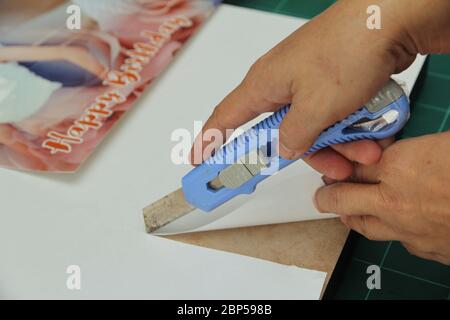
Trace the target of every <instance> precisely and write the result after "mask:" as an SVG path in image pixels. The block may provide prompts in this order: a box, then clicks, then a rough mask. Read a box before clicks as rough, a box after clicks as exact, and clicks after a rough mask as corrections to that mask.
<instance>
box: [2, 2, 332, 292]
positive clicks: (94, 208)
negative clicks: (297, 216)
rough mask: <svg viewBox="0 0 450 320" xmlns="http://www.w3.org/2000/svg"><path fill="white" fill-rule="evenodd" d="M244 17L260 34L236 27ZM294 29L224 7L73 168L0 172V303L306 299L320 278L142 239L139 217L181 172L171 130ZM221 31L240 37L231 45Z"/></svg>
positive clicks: (201, 111)
mask: <svg viewBox="0 0 450 320" xmlns="http://www.w3.org/2000/svg"><path fill="white" fill-rule="evenodd" d="M216 21H217V22H216ZM249 21H254V23H256V24H257V25H258V26H259V28H258V32H257V33H258V34H259V33H260V32H263V29H266V28H267V30H266V33H267V35H266V36H267V37H262V36H258V35H257V34H255V31H256V28H250V29H249V30H248V31H245V30H246V28H248V23H249ZM298 23H299V21H298V20H296V19H292V18H286V17H281V16H273V15H267V14H262V13H259V12H253V11H248V10H242V9H237V8H229V7H226V6H224V7H222V8H221V9H219V12H218V13H217V14H216V16H215V17H213V18H212V20H211V21H210V23H209V24H208V25H207V26H206V27H205V29H204V33H205V34H206V39H205V35H203V36H201V37H199V38H197V39H195V41H194V42H193V43H191V44H190V45H189V46H188V47H190V48H187V50H185V51H184V52H183V54H182V55H181V56H180V57H179V59H177V61H176V63H175V64H174V65H173V66H171V67H170V68H169V69H170V70H169V72H167V73H165V74H164V75H163V76H162V77H161V79H160V80H159V81H157V83H156V84H155V85H154V86H153V87H152V88H151V89H150V90H149V91H150V93H149V94H147V95H146V96H145V97H144V98H143V99H142V100H141V101H140V103H139V104H138V105H136V107H135V109H134V110H132V111H131V112H130V113H129V114H127V116H126V117H125V119H123V121H121V122H120V123H119V125H118V126H117V128H115V130H114V132H113V133H112V135H111V136H110V137H108V139H106V141H105V142H104V143H103V144H102V146H101V148H100V149H99V150H97V151H96V153H95V156H93V157H92V158H91V159H89V161H88V162H87V163H86V164H85V165H84V166H83V167H82V169H81V170H80V172H78V173H76V174H72V175H57V174H31V173H23V172H17V171H10V170H5V169H3V170H0V194H1V195H2V197H1V201H0V261H1V263H0V298H3V299H15V298H27V299H31V298H39V299H46V298H56V299H69V298H84V299H88V298H138V299H139V298H159V299H165V298H181V299H182V298H188V299H195V298H203V299H214V298H223V299H229V298H230V299H231V298H236V299H240V298H243V299H245V298H247V299H258V298H261V299H277V298H279V299H281V298H286V299H317V298H318V297H319V295H320V292H321V290H322V287H323V283H324V279H325V274H324V273H322V272H317V271H310V270H305V269H301V268H297V267H290V266H284V265H280V264H275V263H271V262H267V261H263V260H258V259H254V258H249V257H244V256H239V255H235V254H230V253H225V252H221V251H215V250H210V249H205V248H199V247H195V246H191V245H186V244H182V243H178V242H175V241H171V240H166V239H161V238H158V237H154V236H149V235H147V234H146V233H145V232H144V224H143V218H142V208H143V207H144V206H145V205H147V204H148V203H149V202H151V201H154V200H155V199H157V198H159V197H161V196H163V195H164V194H167V193H168V192H170V191H172V190H174V189H176V188H178V187H179V184H180V178H181V176H182V175H183V174H184V173H185V172H186V171H187V170H189V167H188V166H176V165H172V164H171V161H170V150H171V148H172V143H171V141H170V135H171V132H172V131H173V129H174V128H181V127H187V128H189V127H190V126H192V125H193V123H192V121H193V120H194V119H204V118H206V117H207V115H208V114H209V112H210V110H211V108H212V106H213V105H214V104H215V103H217V102H218V101H219V100H220V98H221V97H222V96H223V95H224V94H225V93H226V92H227V91H228V90H230V89H231V88H232V87H233V86H234V85H235V84H236V83H237V82H238V81H239V78H240V77H241V76H242V74H243V73H244V72H245V70H246V69H247V68H248V66H249V65H250V63H251V62H252V60H253V59H254V58H256V57H257V56H258V55H259V54H261V53H262V52H263V51H264V50H266V49H267V48H268V47H269V46H270V45H272V44H274V43H275V42H276V41H277V39H281V38H282V37H283V36H285V35H287V34H288V33H289V32H290V31H291V30H292V29H293V28H294V26H295V25H296V24H298ZM261 26H264V28H263V29H261ZM230 28H231V29H234V30H235V33H234V35H235V36H236V34H240V36H242V35H245V36H244V37H243V38H242V42H240V43H238V46H237V47H235V45H236V43H234V44H233V43H232V42H229V40H230V38H229V37H230V36H231V34H230V32H228V31H227V30H228V29H230ZM208 34H209V36H208ZM252 35H253V37H255V39H254V40H253V41H252V42H248V41H247V40H248V39H249V38H250V37H252ZM214 39H221V40H218V41H215V40H214ZM220 43H221V45H220V48H221V49H222V50H223V52H220V51H215V50H213V51H211V49H213V48H212V47H213V46H216V45H219V44H220ZM200 47H202V48H204V49H205V50H199V48H200ZM190 51H194V52H195V54H194V55H199V56H198V57H195V59H194V57H193V56H192V54H189V52H190ZM219 52H220V54H219ZM212 53H213V55H211V54H212ZM230 55H231V57H232V58H231V59H230ZM191 59H194V60H191ZM297 205H298V204H297ZM70 265H77V266H79V267H80V268H81V290H69V289H68V288H67V286H66V281H67V279H68V278H69V274H67V273H66V270H67V268H68V267H69V266H70Z"/></svg>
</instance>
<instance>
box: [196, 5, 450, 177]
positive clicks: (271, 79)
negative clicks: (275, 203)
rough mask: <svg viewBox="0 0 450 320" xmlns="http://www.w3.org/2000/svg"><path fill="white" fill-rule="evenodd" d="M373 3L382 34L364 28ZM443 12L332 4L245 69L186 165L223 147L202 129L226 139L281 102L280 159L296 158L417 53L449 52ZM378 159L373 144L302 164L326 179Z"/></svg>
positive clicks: (439, 8) (441, 8)
mask: <svg viewBox="0 0 450 320" xmlns="http://www.w3.org/2000/svg"><path fill="white" fill-rule="evenodd" d="M373 4H378V5H379V6H380V8H381V14H382V29H381V30H369V29H368V28H367V26H366V22H367V18H368V15H367V13H366V10H367V7H368V6H369V5H373ZM449 12H450V1H447V0H418V1H409V0H396V1H391V0H384V1H377V0H345V1H342V0H341V1H338V2H337V3H336V4H335V5H333V6H332V7H330V8H329V9H328V10H326V11H325V12H324V13H322V14H321V15H319V16H317V17H316V18H315V19H313V20H312V21H310V22H309V23H307V24H305V25H304V26H302V27H301V28H299V29H298V30H297V31H295V32H294V33H293V34H291V35H290V36H289V37H288V38H286V39H285V40H283V41H282V42H281V43H280V44H278V45H277V46H276V47H274V48H273V49H272V50H270V51H269V52H268V53H267V54H265V55H264V56H263V57H261V58H260V59H259V60H258V61H257V62H256V63H255V64H254V65H253V66H252V67H251V68H250V71H249V72H248V74H247V75H246V77H245V78H244V80H243V81H242V83H241V84H240V85H239V86H238V87H237V88H236V89H235V90H233V91H232V92H231V93H230V94H229V95H228V96H227V97H226V98H225V99H224V100H223V101H222V102H221V103H220V104H219V105H218V106H217V107H216V108H215V110H214V112H213V114H212V115H211V117H210V118H209V119H208V121H207V122H206V124H205V126H204V128H203V130H202V133H201V134H200V135H199V136H198V137H197V139H196V141H195V143H194V147H193V149H192V150H191V163H192V164H194V165H198V164H200V163H201V162H202V161H203V160H205V158H207V157H209V156H210V155H209V154H203V153H204V152H203V151H204V150H205V149H207V150H211V149H214V148H218V147H220V145H221V144H222V143H223V142H224V141H213V142H210V141H206V139H205V141H204V140H203V136H204V135H203V134H204V133H205V132H206V131H207V130H208V129H219V130H220V131H221V132H222V133H223V135H224V137H226V134H227V133H229V132H230V130H228V131H226V129H235V128H237V127H239V126H240V125H242V124H244V123H246V122H248V121H249V120H251V119H253V118H255V117H256V116H257V115H259V114H261V113H264V112H269V111H275V110H277V109H278V108H279V107H281V106H282V105H284V104H287V103H292V106H291V110H290V111H289V113H288V114H287V115H286V117H285V119H284V121H283V122H282V124H281V127H280V155H281V156H283V157H284V158H289V159H293V158H298V157H299V156H301V155H302V154H303V153H304V152H305V151H306V150H307V149H308V148H309V147H310V146H311V145H312V143H313V141H314V140H315V138H316V137H317V136H318V135H319V134H320V132H321V131H322V130H324V129H325V128H327V127H328V126H330V125H332V124H333V123H335V122H337V121H339V120H342V119H343V118H345V117H346V116H348V115H349V114H350V113H352V112H354V111H356V110H357V109H358V108H360V107H361V106H362V105H364V104H365V103H366V102H367V101H369V100H370V99H371V98H372V97H373V96H374V95H375V94H376V93H377V92H378V91H379V90H380V89H381V87H382V86H383V84H385V83H386V82H387V81H388V79H389V77H390V76H391V75H392V74H394V73H398V72H400V71H402V70H404V69H406V68H407V67H408V66H409V65H410V64H411V63H412V62H413V61H414V58H415V57H416V54H417V53H419V52H421V53H427V52H444V51H445V50H450V44H449V43H448V41H444V39H449V37H450V28H449V27H448V25H449V24H450V17H449ZM425 13H426V14H425ZM430 17H432V18H430ZM444 26H446V27H447V28H446V29H445V28H444ZM437 30H439V32H437ZM443 30H447V31H446V32H444V31H443ZM430 34H431V35H432V36H429V35H430ZM431 40H432V41H431ZM444 45H446V46H447V47H444ZM206 136H207V135H206ZM380 156H381V148H380V146H379V145H378V144H377V143H376V142H372V141H360V142H355V143H351V144H345V145H337V146H334V147H332V148H327V149H324V150H322V151H320V152H317V153H315V154H313V155H312V156H310V157H308V158H307V159H306V161H307V162H308V163H309V164H310V165H311V166H312V167H314V168H315V169H316V170H318V171H320V172H322V173H323V174H325V175H326V176H328V177H330V178H333V179H345V178H347V177H348V176H350V175H351V173H352V168H353V166H352V161H356V162H359V163H363V164H371V163H376V162H377V161H378V160H379V158H380Z"/></svg>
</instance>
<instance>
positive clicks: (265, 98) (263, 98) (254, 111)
mask: <svg viewBox="0 0 450 320" xmlns="http://www.w3.org/2000/svg"><path fill="white" fill-rule="evenodd" d="M264 61H265V60H261V59H260V60H258V61H257V62H256V63H255V64H254V65H253V66H252V67H251V68H250V71H249V72H248V73H247V75H246V77H245V79H244V80H243V81H242V83H241V84H240V85H239V86H237V87H236V88H235V89H234V90H233V91H232V92H231V93H230V94H228V95H227V96H226V97H225V98H224V99H223V100H222V102H220V103H219V105H217V107H216V108H215V109H214V112H213V113H212V115H211V116H210V117H209V119H208V120H207V121H206V123H205V125H204V126H203V128H202V131H201V133H200V134H199V135H198V136H197V138H196V139H195V142H194V145H193V147H192V149H191V153H190V161H191V163H192V164H194V165H198V164H201V163H202V162H203V161H204V160H206V158H208V157H209V156H211V154H204V151H205V150H206V151H207V150H216V149H217V148H219V147H220V146H221V145H222V144H223V143H224V142H225V141H226V140H227V139H228V138H229V135H231V133H232V131H233V130H234V129H236V128H238V127H239V126H241V125H243V124H245V123H246V122H248V121H250V120H252V119H253V118H255V117H257V116H258V115H260V114H262V113H265V112H269V111H275V110H277V109H278V108H279V107H280V106H282V105H284V104H286V103H288V102H289V101H290V93H289V92H288V90H287V89H286V90H285V88H289V86H288V83H287V82H288V80H287V79H286V78H285V77H280V76H279V75H278V71H277V68H273V66H272V67H271V63H268V62H264ZM266 78H269V79H272V81H266ZM210 129H214V130H216V131H217V130H218V131H219V132H221V133H222V139H218V140H216V139H215V140H214V141H209V140H207V139H205V137H208V136H210V135H209V134H207V132H208V130H210ZM212 144H214V145H212Z"/></svg>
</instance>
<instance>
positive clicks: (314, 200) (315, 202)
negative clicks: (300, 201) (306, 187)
mask: <svg viewBox="0 0 450 320" xmlns="http://www.w3.org/2000/svg"><path fill="white" fill-rule="evenodd" d="M319 190H320V189H317V191H316V192H315V193H314V196H313V198H312V201H313V204H314V207H315V208H316V209H317V211H319V212H320V213H323V212H322V211H321V210H320V208H319V203H318V201H317V194H318V192H319Z"/></svg>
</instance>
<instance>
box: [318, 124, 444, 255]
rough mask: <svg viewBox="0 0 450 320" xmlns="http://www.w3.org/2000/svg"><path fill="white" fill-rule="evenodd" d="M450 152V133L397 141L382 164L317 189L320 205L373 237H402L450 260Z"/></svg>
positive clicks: (413, 249) (415, 250)
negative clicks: (346, 179)
mask: <svg viewBox="0 0 450 320" xmlns="http://www.w3.org/2000/svg"><path fill="white" fill-rule="evenodd" d="M418 150H420V152H418ZM449 154H450V132H445V133H441V134H434V135H427V136H423V137H419V138H413V139H408V140H401V141H398V142H396V143H394V144H392V145H390V146H388V147H387V148H386V149H385V150H384V151H383V154H382V157H381V159H380V161H379V163H377V164H374V165H356V166H355V171H354V174H353V175H352V177H351V178H350V179H349V180H348V181H346V182H334V183H331V184H329V185H327V186H324V187H322V188H320V189H319V190H317V192H316V195H315V204H316V207H317V208H318V209H319V211H321V212H335V213H337V214H339V215H340V216H341V220H342V222H343V223H344V224H345V225H347V226H348V227H349V228H351V229H354V230H356V231H357V232H359V233H361V234H363V235H364V236H365V237H367V238H368V239H372V240H399V241H401V242H402V243H403V245H404V246H405V247H406V249H407V250H408V251H409V252H410V253H412V254H414V255H417V256H420V257H422V258H426V259H431V260H436V261H439V262H441V263H445V264H450V192H449V190H450V171H449V170H448V169H449V162H448V155H449Z"/></svg>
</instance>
